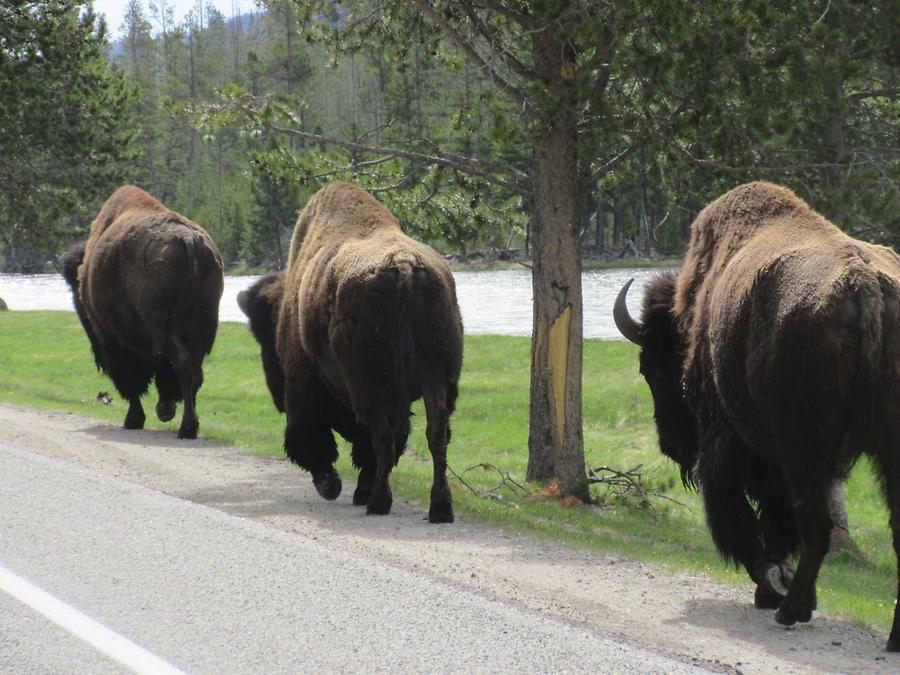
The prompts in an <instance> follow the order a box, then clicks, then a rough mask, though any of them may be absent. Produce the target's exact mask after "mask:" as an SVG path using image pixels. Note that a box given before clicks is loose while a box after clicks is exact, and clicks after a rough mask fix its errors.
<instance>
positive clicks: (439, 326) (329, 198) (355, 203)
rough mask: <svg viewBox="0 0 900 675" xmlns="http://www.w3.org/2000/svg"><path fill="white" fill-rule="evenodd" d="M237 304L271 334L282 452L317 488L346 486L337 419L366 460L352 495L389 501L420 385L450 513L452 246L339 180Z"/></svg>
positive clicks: (456, 353)
mask: <svg viewBox="0 0 900 675" xmlns="http://www.w3.org/2000/svg"><path fill="white" fill-rule="evenodd" d="M238 304H239V305H240V307H241V309H242V310H243V311H244V313H245V314H246V315H247V316H248V318H249V319H250V327H251V330H252V331H253V335H254V336H255V337H256V339H257V341H258V342H259V343H260V346H261V348H262V359H263V368H264V370H265V374H266V382H267V384H268V386H269V389H270V391H271V394H272V399H273V400H274V402H275V405H276V407H277V408H278V409H279V410H281V411H284V412H285V413H286V414H287V425H286V427H285V431H284V449H285V452H286V453H287V456H288V457H289V458H290V459H291V461H293V462H294V463H296V464H298V465H299V466H301V467H302V468H304V469H307V470H308V471H309V472H310V473H311V474H312V478H313V484H314V485H315V487H316V490H318V492H319V494H320V495H321V496H322V497H324V498H325V499H336V498H337V497H338V495H339V494H340V492H341V479H340V476H338V474H337V472H336V471H335V469H334V466H333V465H334V462H335V460H336V459H337V446H336V444H335V441H334V435H333V433H332V431H337V432H338V433H339V434H340V435H341V436H343V437H344V438H345V439H347V440H348V441H349V442H350V443H352V445H353V450H352V455H351V456H352V459H353V463H354V465H355V466H356V467H357V468H358V469H359V480H358V483H357V487H356V491H355V492H354V494H353V503H354V504H359V505H362V504H365V505H366V512H367V513H377V514H384V513H388V512H389V511H390V509H391V489H390V486H389V485H388V477H389V475H390V472H391V470H392V469H393V467H394V466H395V465H396V464H397V460H398V459H399V458H400V455H401V454H402V453H403V451H404V449H405V447H406V440H407V437H408V436H409V414H410V413H409V407H410V404H411V403H412V402H413V401H415V400H416V399H418V398H420V397H424V399H425V412H426V416H427V426H426V436H427V439H428V449H429V450H430V451H431V457H432V462H433V465H434V482H433V484H432V488H431V507H430V509H429V511H428V519H429V520H430V521H431V522H433V523H449V522H453V508H452V505H451V497H450V487H449V485H448V483H447V443H448V442H449V440H450V415H451V413H452V412H453V410H454V407H455V405H456V398H457V393H458V392H457V389H458V383H459V373H460V368H461V367H462V350H463V332H462V321H461V320H460V316H459V308H458V306H457V304H456V288H455V285H454V283H453V276H452V274H451V272H450V268H449V267H448V266H447V263H446V262H445V261H444V260H443V258H441V256H439V255H438V254H437V253H435V252H434V251H433V250H432V249H431V248H429V247H428V246H425V245H424V244H421V243H419V242H417V241H414V240H413V239H410V238H409V237H407V236H406V235H405V234H403V231H402V230H401V229H400V225H399V224H398V223H397V220H396V219H395V218H394V217H393V215H391V213H390V212H389V211H388V210H387V209H386V208H385V207H384V206H382V205H381V204H380V203H379V202H378V201H376V200H375V198H374V197H372V195H370V194H369V193H368V192H366V191H365V190H363V189H361V188H359V187H356V186H354V185H349V184H347V183H334V184H332V185H329V186H327V187H325V188H323V189H322V190H320V191H319V192H318V193H316V194H315V195H314V196H313V197H312V199H310V200H309V203H308V204H307V205H306V208H304V209H303V211H302V212H301V213H300V216H299V218H298V219H297V225H296V226H295V228H294V236H293V239H292V241H291V251H290V258H289V260H288V266H287V270H285V272H283V273H277V274H270V275H268V276H266V277H263V278H261V279H260V280H259V281H257V282H256V283H255V284H254V285H253V286H251V287H250V288H249V289H247V290H246V291H242V292H241V293H240V294H239V295H238Z"/></svg>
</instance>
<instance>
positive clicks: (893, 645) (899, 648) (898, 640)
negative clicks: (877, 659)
mask: <svg viewBox="0 0 900 675" xmlns="http://www.w3.org/2000/svg"><path fill="white" fill-rule="evenodd" d="M887 650H888V651H889V652H900V635H894V633H893V632H891V636H890V637H889V638H888V642H887Z"/></svg>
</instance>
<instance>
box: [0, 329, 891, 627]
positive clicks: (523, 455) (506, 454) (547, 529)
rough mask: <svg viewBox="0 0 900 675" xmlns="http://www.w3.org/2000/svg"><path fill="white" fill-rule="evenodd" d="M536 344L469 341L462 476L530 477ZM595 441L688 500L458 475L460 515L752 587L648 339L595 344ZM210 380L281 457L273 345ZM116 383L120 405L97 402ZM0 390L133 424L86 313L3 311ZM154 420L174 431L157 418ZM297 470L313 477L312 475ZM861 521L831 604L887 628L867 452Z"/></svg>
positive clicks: (397, 477)
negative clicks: (682, 447)
mask: <svg viewBox="0 0 900 675" xmlns="http://www.w3.org/2000/svg"><path fill="white" fill-rule="evenodd" d="M529 362H530V354H529V342H528V340H527V339H525V338H514V337H499V336H472V337H467V338H466V353H465V361H464V366H463V377H462V382H461V390H460V398H459V403H458V407H457V412H456V414H455V415H454V417H453V419H452V422H451V423H452V427H453V440H452V442H451V444H450V449H449V459H450V466H451V467H452V469H454V470H455V471H456V472H457V473H458V474H463V472H465V471H466V469H467V468H469V467H473V466H478V465H480V464H488V465H490V466H492V467H496V468H497V469H499V470H501V471H503V472H505V473H508V474H509V475H510V477H512V478H513V479H515V480H516V481H518V482H520V483H524V475H525V468H526V465H527V444H528V368H529ZM584 363H585V371H584V442H585V453H586V456H587V461H588V463H589V464H590V465H591V466H598V465H601V464H605V465H609V466H612V467H615V468H617V469H631V468H633V467H635V466H637V465H643V468H642V472H643V477H644V480H645V482H646V483H647V484H648V485H649V486H651V487H652V488H653V489H654V490H657V491H660V492H662V493H663V494H665V495H667V496H668V497H671V498H672V499H675V500H678V501H679V502H681V503H682V504H683V505H684V506H682V505H679V504H674V503H672V502H670V501H667V500H664V499H654V500H653V507H652V508H651V509H639V508H636V506H635V503H634V502H633V501H632V502H627V503H620V502H617V501H616V500H614V499H611V498H610V497H609V495H604V494H603V493H602V492H601V491H600V490H599V489H597V488H594V490H595V491H594V496H595V497H596V498H597V499H598V500H599V501H601V502H602V503H601V505H599V506H580V505H579V506H568V507H567V506H563V505H561V504H560V503H559V502H557V501H555V500H551V499H547V498H545V497H542V496H541V494H540V492H541V488H540V486H536V485H531V486H529V488H530V490H531V491H532V493H533V495H532V496H529V497H522V496H520V495H517V494H516V493H515V492H513V491H512V490H510V489H508V488H506V487H500V488H499V489H498V490H497V494H499V495H500V496H501V497H502V499H501V500H497V499H490V498H487V497H478V496H475V495H474V494H472V493H471V492H470V491H469V490H468V489H467V488H465V487H463V486H462V484H461V483H460V482H459V481H457V480H456V479H451V483H452V484H453V486H454V499H455V508H456V512H457V514H458V515H461V516H463V517H465V518H466V519H468V520H476V521H480V522H483V523H486V524H489V525H492V526H496V527H502V528H504V529H506V530H509V531H512V532H527V533H530V534H532V535H536V536H539V537H542V538H547V539H551V540H553V541H558V542H560V543H561V544H564V545H570V546H577V547H584V548H588V549H591V550H594V551H597V552H615V553H617V554H622V555H626V556H629V557H632V558H635V559H638V560H642V561H646V562H652V563H655V564H658V565H661V566H663V567H665V568H668V569H670V570H689V571H703V572H706V573H708V574H709V575H710V576H711V577H713V578H714V579H717V580H719V581H726V582H731V583H736V584H740V585H742V586H743V587H745V588H747V589H748V601H749V597H750V596H749V590H750V588H751V586H750V582H749V580H748V579H747V578H746V575H745V573H744V572H743V571H741V570H734V569H732V568H728V567H726V566H725V565H724V564H723V563H722V562H721V561H720V560H719V558H718V557H717V555H716V553H715V550H714V548H713V546H712V543H711V541H710V538H709V535H708V533H707V531H706V527H705V524H704V520H703V510H702V506H701V503H700V500H699V499H698V497H697V495H695V494H693V493H689V492H687V491H686V490H685V489H684V488H683V487H682V486H681V484H680V480H679V478H678V473H677V470H676V468H675V466H674V465H673V464H672V463H671V462H669V461H668V460H666V459H665V458H663V457H662V456H661V455H660V453H659V450H658V448H657V446H656V434H655V430H654V428H653V421H652V420H653V415H652V404H651V401H650V396H649V391H648V389H647V387H646V385H645V383H644V382H643V379H642V378H641V377H640V375H639V374H638V372H637V351H636V348H635V347H634V346H633V345H631V344H628V343H624V342H606V341H588V342H587V343H586V344H585V354H584ZM204 370H205V384H204V385H203V388H202V389H201V391H200V396H199V400H198V410H199V415H200V425H201V426H200V433H201V436H203V437H206V438H217V439H220V440H222V441H224V442H226V443H229V444H233V445H235V446H238V447H240V448H242V449H244V450H245V451H248V452H251V453H256V454H264V455H273V456H281V454H282V450H281V433H282V430H283V419H282V417H281V415H279V414H278V413H277V411H276V410H275V408H274V406H273V405H272V403H271V400H270V398H269V394H268V391H267V389H266V387H265V383H264V380H263V374H262V368H261V365H260V358H259V350H258V348H257V346H256V344H255V343H254V342H253V340H252V338H251V336H250V334H249V331H248V330H247V328H246V327H245V326H243V325H239V324H231V323H224V324H221V325H220V327H219V336H218V339H217V341H216V346H215V348H214V350H213V353H212V354H211V355H210V357H208V359H207V360H206V362H205V364H204ZM101 390H103V391H109V392H110V393H111V394H112V396H113V397H114V401H113V403H112V404H111V405H108V406H106V405H102V404H100V403H98V402H97V401H96V396H97V393H98V392H99V391H101ZM0 400H5V401H9V402H12V403H17V404H22V405H28V406H34V407H41V408H52V409H57V410H66V411H70V412H75V413H82V414H87V415H91V416H94V417H97V418H101V419H104V420H108V421H110V422H112V423H115V424H121V423H122V420H123V419H124V416H125V408H126V406H124V405H123V402H122V401H121V400H120V399H119V397H118V395H117V393H116V392H115V390H114V389H113V387H112V383H111V382H110V381H109V380H108V379H107V378H105V377H103V376H101V375H100V374H99V373H97V371H96V370H95V368H94V364H93V360H92V358H91V356H90V353H89V347H88V342H87V339H86V338H85V336H84V333H83V331H82V329H81V326H80V325H79V323H78V320H77V318H76V316H75V315H74V314H73V313H66V312H4V313H2V314H0ZM154 404H155V400H153V399H152V397H148V399H147V400H145V408H146V409H147V410H148V417H147V425H148V427H152V428H164V429H170V430H171V431H172V433H173V434H174V432H175V430H176V429H177V424H178V422H179V417H176V419H175V420H174V421H173V422H170V423H168V424H162V423H160V422H158V421H156V419H155V418H154V417H153V416H152V414H150V413H151V412H152V410H153V405H154ZM413 409H414V412H415V415H416V416H415V417H414V418H413V433H412V435H411V437H410V441H409V449H408V451H407V454H406V456H404V458H403V460H402V461H401V462H400V465H399V466H398V468H397V469H396V470H395V472H394V474H393V476H392V487H393V489H394V494H395V495H396V496H398V497H402V498H405V499H409V500H413V501H417V502H419V503H422V504H427V500H428V491H429V488H430V483H431V461H430V455H429V453H428V451H427V446H426V445H425V439H424V412H423V409H422V405H421V403H417V404H416V405H415V406H414V408H413ZM341 448H342V454H341V459H340V461H339V464H338V470H339V471H340V472H341V474H342V475H343V476H344V479H345V482H346V483H347V484H348V485H349V486H352V485H354V484H355V477H354V475H353V472H352V468H351V466H350V461H349V456H348V455H349V452H348V451H347V450H348V449H347V448H346V446H345V445H342V446H341ZM463 475H464V478H465V481H466V482H467V483H468V484H469V485H471V486H472V487H474V488H475V489H477V490H481V491H484V490H488V489H490V488H492V487H494V486H496V485H497V484H498V474H497V473H496V471H493V470H485V469H483V468H481V467H479V468H476V469H473V470H471V471H468V472H466V473H464V474H463ZM297 480H298V481H301V480H308V478H307V477H306V476H304V475H302V474H300V473H299V472H298V475H297ZM847 501H848V506H849V508H850V520H851V530H852V534H853V536H854V538H855V539H856V541H857V543H859V545H860V546H861V547H862V549H863V552H864V555H865V558H864V560H860V559H857V558H854V557H853V556H851V555H849V554H841V555H837V556H831V557H829V558H828V559H826V562H825V566H824V568H823V570H822V574H821V576H820V578H819V585H818V588H819V611H820V613H821V614H825V615H829V616H834V617H839V618H845V619H850V620H852V621H855V622H857V623H860V624H863V625H868V626H873V627H876V628H878V629H880V630H881V631H883V632H887V631H888V629H889V626H890V621H891V617H892V612H893V606H894V602H893V600H894V597H895V592H896V586H895V583H896V581H895V580H896V573H895V561H894V555H893V549H892V546H891V540H890V532H889V529H888V526H887V512H886V509H885V507H884V503H883V500H882V498H881V496H880V494H879V491H878V486H877V482H876V480H875V479H874V477H873V473H872V471H871V467H870V466H869V464H868V462H867V461H865V460H864V461H861V462H860V463H859V465H858V466H857V468H856V470H855V471H854V474H853V476H852V477H851V480H850V482H849V484H848V486H847Z"/></svg>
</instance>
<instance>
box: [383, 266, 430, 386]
mask: <svg viewBox="0 0 900 675" xmlns="http://www.w3.org/2000/svg"><path fill="white" fill-rule="evenodd" d="M394 264H395V267H394V269H396V270H397V291H398V303H397V312H396V314H395V316H394V322H393V323H394V325H393V330H392V333H393V339H392V340H391V344H392V345H393V351H394V355H393V356H394V358H393V362H394V368H395V369H396V375H397V378H398V379H397V381H398V382H406V381H407V380H408V378H409V377H410V374H411V372H412V371H413V370H414V364H415V362H416V330H415V324H416V321H417V319H418V306H417V302H416V286H417V279H418V277H420V276H421V275H422V274H424V272H423V271H422V270H421V269H419V268H417V267H415V265H414V262H413V261H410V260H406V259H401V260H395V261H394Z"/></svg>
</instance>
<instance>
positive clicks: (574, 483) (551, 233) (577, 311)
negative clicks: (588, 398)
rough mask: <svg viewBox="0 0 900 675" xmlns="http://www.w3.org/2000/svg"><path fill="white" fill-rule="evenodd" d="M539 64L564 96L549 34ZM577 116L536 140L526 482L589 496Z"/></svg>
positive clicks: (559, 54) (559, 57)
mask: <svg viewBox="0 0 900 675" xmlns="http://www.w3.org/2000/svg"><path fill="white" fill-rule="evenodd" d="M533 50H534V64H535V67H536V70H538V72H539V73H540V74H541V76H542V79H543V80H544V82H545V83H546V85H547V88H548V90H549V92H550V94H551V96H554V95H556V96H558V95H564V94H565V89H566V88H567V87H568V81H567V79H566V74H567V73H571V72H572V68H573V59H572V54H571V51H570V49H569V48H568V47H567V46H565V45H564V44H563V43H562V42H561V41H560V40H559V38H558V37H557V36H556V35H554V33H553V31H552V30H543V31H539V32H537V33H536V34H535V35H534V37H533ZM576 148H577V127H576V115H575V112H574V110H572V109H571V108H570V107H568V106H565V105H563V106H561V107H560V109H559V111H558V112H556V113H555V114H554V115H553V118H552V119H548V120H542V121H541V124H540V131H538V132H537V137H536V139H535V142H534V148H533V160H532V186H533V190H534V210H533V229H532V247H533V258H534V266H533V268H532V288H533V292H534V315H533V316H534V322H533V337H532V342H531V408H530V413H531V414H530V425H529V437H528V450H529V456H528V472H527V478H528V479H529V480H534V481H546V480H550V479H554V478H555V479H558V480H559V482H560V488H561V490H562V492H563V494H577V495H579V496H581V497H586V496H587V494H586V490H587V484H586V482H585V464H584V442H583V435H582V427H581V413H582V410H581V367H582V296H581V255H580V250H579V248H580V245H579V244H580V237H579V234H580V224H581V222H580V213H579V206H580V202H579V199H578V176H577V161H576V159H577V152H576Z"/></svg>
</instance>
